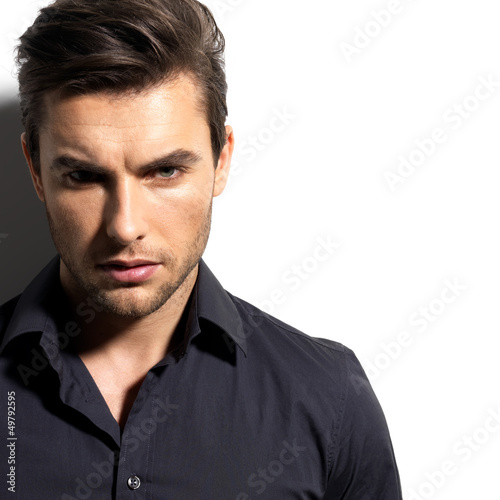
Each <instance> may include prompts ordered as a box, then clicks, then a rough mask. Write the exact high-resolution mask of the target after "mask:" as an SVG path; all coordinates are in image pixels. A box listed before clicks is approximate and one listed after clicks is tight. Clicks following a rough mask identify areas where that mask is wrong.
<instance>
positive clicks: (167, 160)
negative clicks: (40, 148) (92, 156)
mask: <svg viewBox="0 0 500 500" xmlns="http://www.w3.org/2000/svg"><path fill="white" fill-rule="evenodd" d="M201 160H202V155H201V154H200V153H198V152H194V151H189V150H187V149H183V148H179V149H176V150H175V151H172V152H171V153H169V154H167V155H166V156H162V157H161V158H157V159H155V160H153V161H152V162H150V163H147V164H146V165H142V166H140V167H139V168H138V169H137V173H139V174H145V173H147V172H148V171H149V170H155V169H159V168H166V167H181V166H193V165H195V164H196V163H198V162H200V161H201ZM50 170H51V171H60V170H86V171H87V172H91V173H93V174H97V175H106V174H108V173H109V170H108V169H106V168H104V167H102V166H101V165H97V164H95V163H92V162H88V161H85V160H78V159H77V158H73V157H72V156H69V155H62V156H58V157H57V158H55V159H54V161H53V162H52V163H51V164H50Z"/></svg>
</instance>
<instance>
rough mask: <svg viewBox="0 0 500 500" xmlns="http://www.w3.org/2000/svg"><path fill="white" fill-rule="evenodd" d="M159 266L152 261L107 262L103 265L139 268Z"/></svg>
mask: <svg viewBox="0 0 500 500" xmlns="http://www.w3.org/2000/svg"><path fill="white" fill-rule="evenodd" d="M155 264H158V263H157V262H153V261H150V260H142V259H135V260H128V261H127V260H110V261H109V262H105V263H104V264H101V265H102V266H120V267H137V266H152V265H155Z"/></svg>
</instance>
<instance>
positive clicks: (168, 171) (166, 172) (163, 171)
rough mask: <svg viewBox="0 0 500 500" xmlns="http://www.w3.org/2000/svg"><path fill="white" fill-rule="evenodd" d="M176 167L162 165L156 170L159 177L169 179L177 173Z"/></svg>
mask: <svg viewBox="0 0 500 500" xmlns="http://www.w3.org/2000/svg"><path fill="white" fill-rule="evenodd" d="M177 170H178V169H177V168H175V167H162V168H159V169H158V170H157V172H158V175H159V177H161V178H163V179H169V178H171V177H173V176H174V175H175V174H176V173H177Z"/></svg>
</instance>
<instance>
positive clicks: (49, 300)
mask: <svg viewBox="0 0 500 500" xmlns="http://www.w3.org/2000/svg"><path fill="white" fill-rule="evenodd" d="M59 259H60V257H59V254H56V255H55V256H54V257H53V258H52V259H51V260H50V261H49V263H48V264H47V265H46V266H45V267H44V268H43V269H42V271H40V273H39V274H38V275H37V276H36V277H35V279H34V280H33V281H32V282H31V283H30V284H29V285H28V286H27V287H26V289H25V290H24V292H23V293H22V294H21V296H20V298H19V301H18V302H17V305H16V307H15V309H14V312H13V314H12V317H11V320H10V321H9V324H8V326H7V328H6V330H5V334H4V337H3V340H2V343H1V344H0V353H2V351H3V349H4V348H5V346H6V345H7V344H8V343H9V342H11V341H12V340H14V339H15V338H17V337H19V336H20V335H22V334H24V333H28V332H47V333H53V334H55V335H57V323H58V321H59V320H60V318H58V315H60V311H61V310H62V309H63V307H61V305H63V304H64V303H65V302H66V303H67V304H68V306H69V301H68V299H67V297H66V295H65V293H64V291H63V289H62V286H61V282H60V278H59V264H60V261H59ZM194 298H195V301H194V307H195V310H194V311H191V312H194V313H195V315H196V316H197V318H203V319H205V320H207V321H209V322H210V323H212V324H213V325H215V326H216V327H218V328H219V329H220V330H222V332H224V333H225V334H226V335H228V336H229V337H230V338H231V339H232V341H233V342H234V343H236V345H238V347H239V348H240V349H241V350H242V351H243V353H244V354H245V356H246V355H247V351H246V342H245V339H244V337H243V336H241V335H239V334H238V333H239V332H241V331H242V329H243V324H242V320H241V317H240V315H239V313H238V311H237V309H236V306H235V305H234V303H233V301H232V300H231V298H230V296H229V294H228V293H227V292H226V291H225V290H224V288H223V287H222V285H221V284H220V283H219V281H218V280H217V278H216V277H215V276H214V275H213V273H212V272H211V271H210V269H209V268H208V266H207V265H206V264H205V262H204V261H203V259H201V260H200V262H199V268H198V277H197V280H196V284H195V288H194ZM191 307H193V304H192V305H191Z"/></svg>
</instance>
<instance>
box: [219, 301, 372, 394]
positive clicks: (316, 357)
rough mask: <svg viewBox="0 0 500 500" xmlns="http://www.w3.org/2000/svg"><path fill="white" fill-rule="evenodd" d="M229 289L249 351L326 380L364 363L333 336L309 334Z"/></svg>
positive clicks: (345, 375)
mask: <svg viewBox="0 0 500 500" xmlns="http://www.w3.org/2000/svg"><path fill="white" fill-rule="evenodd" d="M227 293H228V295H229V297H230V298H231V300H232V301H233V303H234V305H235V307H236V309H237V310H238V312H239V315H240V317H241V319H242V323H243V331H242V335H243V336H244V338H245V341H246V342H247V345H248V349H249V355H251V354H252V351H255V352H256V353H257V354H258V355H259V357H264V358H265V359H268V360H271V359H272V361H273V363H274V364H276V363H278V364H281V365H282V367H285V366H289V367H290V368H291V369H293V371H294V372H298V373H300V372H302V371H307V373H308V374H311V375H312V374H314V375H317V376H318V375H323V376H324V378H325V379H326V380H330V381H331V380H332V379H335V381H336V383H337V384H338V383H339V382H340V380H341V379H344V380H343V382H344V383H345V382H347V380H348V379H349V378H350V377H352V374H353V373H359V369H360V368H361V366H360V364H359V361H358V359H357V358H356V355H355V354H354V352H353V351H352V350H351V349H350V348H348V347H346V346H345V345H343V344H341V343H340V342H337V341H334V340H331V339H327V338H323V337H321V336H312V335H309V334H306V333H304V332H302V331H300V330H298V329H297V328H295V327H293V326H291V325H289V324H287V323H285V322H283V321H281V320H279V319H278V318H276V317H274V316H272V315H270V314H268V313H266V312H264V311H262V310H261V309H259V308H257V307H255V306H254V305H252V304H250V303H248V302H246V301H244V300H242V299H240V298H239V297H236V296H234V295H232V294H231V293H229V292H227ZM320 335H321V334H320ZM361 370H362V369H361ZM346 379H347V380H346Z"/></svg>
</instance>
